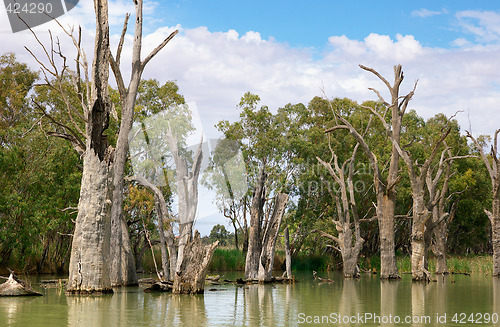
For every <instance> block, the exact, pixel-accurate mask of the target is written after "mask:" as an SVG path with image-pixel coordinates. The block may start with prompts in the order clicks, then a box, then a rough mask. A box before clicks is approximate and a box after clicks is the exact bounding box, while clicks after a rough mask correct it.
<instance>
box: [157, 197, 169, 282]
mask: <svg viewBox="0 0 500 327" xmlns="http://www.w3.org/2000/svg"><path fill="white" fill-rule="evenodd" d="M155 202H156V212H157V213H158V231H159V234H160V252H161V267H162V270H163V279H164V280H169V279H170V265H169V263H170V262H169V261H168V252H167V241H166V239H165V232H164V231H163V223H164V219H163V217H164V215H166V213H164V212H163V210H162V208H161V205H160V199H158V196H157V195H155Z"/></svg>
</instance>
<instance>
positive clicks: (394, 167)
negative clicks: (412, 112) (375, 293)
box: [326, 65, 413, 279]
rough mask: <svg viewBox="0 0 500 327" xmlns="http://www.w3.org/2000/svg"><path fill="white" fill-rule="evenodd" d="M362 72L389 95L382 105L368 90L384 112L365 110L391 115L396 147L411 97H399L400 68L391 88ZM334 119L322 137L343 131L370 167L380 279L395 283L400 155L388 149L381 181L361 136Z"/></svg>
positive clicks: (375, 164) (398, 66)
mask: <svg viewBox="0 0 500 327" xmlns="http://www.w3.org/2000/svg"><path fill="white" fill-rule="evenodd" d="M360 67H361V68H362V69H364V70H366V71H369V72H371V73H373V74H374V75H375V76H377V77H378V78H379V79H380V80H381V81H382V82H383V83H384V84H385V85H386V86H387V88H388V90H389V92H390V94H391V102H390V103H388V102H386V101H385V100H384V99H383V98H382V96H381V94H380V92H379V91H377V90H375V89H373V88H370V90H372V91H373V92H375V94H377V96H378V97H379V100H380V101H381V102H382V103H383V104H384V105H385V106H386V111H385V113H384V114H383V115H381V114H380V113H378V112H377V111H376V110H374V109H373V108H369V107H365V108H368V109H369V110H370V111H372V113H374V114H375V116H377V117H378V118H380V119H381V120H383V121H384V122H385V117H386V115H387V113H388V112H389V111H390V113H391V123H390V126H391V131H392V137H393V138H394V140H396V142H397V143H399V140H400V135H401V122H402V119H403V116H404V114H405V112H406V108H407V107H408V103H409V101H410V100H411V98H412V97H413V91H412V92H410V93H408V94H407V95H406V96H400V95H399V88H400V86H401V83H402V82H403V79H404V75H403V70H402V67H401V65H397V66H394V84H393V85H391V84H390V83H389V82H388V81H387V80H386V79H385V78H384V77H382V75H380V74H379V73H378V72H377V71H375V70H374V69H372V68H368V67H365V66H363V65H360ZM337 118H338V119H339V120H340V121H341V123H342V124H340V125H337V126H335V127H333V128H330V129H328V130H327V131H326V133H328V132H331V131H334V130H338V129H347V130H348V131H349V132H350V133H351V135H352V136H353V137H354V138H355V139H356V141H357V142H358V143H359V144H360V146H361V148H362V149H363V151H364V152H365V154H366V155H367V157H368V159H369V161H370V165H371V166H372V169H373V171H374V176H373V181H374V187H375V193H376V197H377V205H376V212H377V214H376V217H377V220H378V223H379V235H380V266H381V267H380V278H382V279H397V278H400V277H399V273H398V268H397V266H396V250H395V244H394V232H395V231H394V217H395V206H396V186H397V184H398V182H399V180H400V176H399V159H400V155H399V152H398V151H397V149H396V146H394V145H393V146H392V151H391V159H390V163H389V170H388V174H387V178H383V177H382V171H381V169H380V168H379V162H378V159H377V157H376V155H375V154H374V153H373V152H372V151H371V149H370V147H369V145H368V144H367V143H366V141H365V140H364V138H363V136H362V135H361V134H360V133H359V132H358V131H357V130H356V129H355V128H354V127H353V126H352V125H351V124H350V123H349V122H348V121H347V120H346V119H345V118H343V117H340V116H339V115H337Z"/></svg>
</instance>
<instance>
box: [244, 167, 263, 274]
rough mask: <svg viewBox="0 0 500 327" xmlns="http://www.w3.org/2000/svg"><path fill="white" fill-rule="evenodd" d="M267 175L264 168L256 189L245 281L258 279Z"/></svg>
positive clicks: (251, 212) (253, 200)
mask: <svg viewBox="0 0 500 327" xmlns="http://www.w3.org/2000/svg"><path fill="white" fill-rule="evenodd" d="M266 179H267V174H266V171H265V168H264V167H263V168H262V169H261V171H260V175H259V179H258V180H257V184H256V185H255V187H254V191H253V199H252V206H251V207H250V231H249V233H248V251H247V256H246V262H245V279H257V277H258V272H259V259H260V252H261V242H260V227H261V219H262V215H263V210H264V209H263V208H264V203H265V199H266V189H265V183H266Z"/></svg>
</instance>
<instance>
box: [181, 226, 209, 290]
mask: <svg viewBox="0 0 500 327" xmlns="http://www.w3.org/2000/svg"><path fill="white" fill-rule="evenodd" d="M218 244H219V242H218V241H217V242H215V243H212V244H209V245H203V244H202V243H201V238H200V233H199V232H198V231H195V234H194V237H193V239H192V240H191V241H189V242H188V243H187V245H186V247H185V249H184V255H183V258H182V263H181V264H180V265H179V267H180V269H178V270H177V271H176V273H175V276H174V287H173V293H176V294H198V293H203V291H204V289H205V277H206V275H207V269H208V265H209V263H210V260H211V259H212V256H213V254H214V251H215V248H216V247H217V245H218Z"/></svg>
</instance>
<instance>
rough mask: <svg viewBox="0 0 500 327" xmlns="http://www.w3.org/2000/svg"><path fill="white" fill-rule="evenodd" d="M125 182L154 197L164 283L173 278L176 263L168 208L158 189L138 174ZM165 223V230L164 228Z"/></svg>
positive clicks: (175, 250)
mask: <svg viewBox="0 0 500 327" xmlns="http://www.w3.org/2000/svg"><path fill="white" fill-rule="evenodd" d="M126 180H135V181H136V182H138V183H139V184H141V185H142V186H144V187H146V188H147V189H148V190H150V191H151V192H152V193H153V194H154V196H155V205H156V213H157V216H158V231H159V234H160V251H161V261H162V262H161V264H162V269H163V279H164V280H165V281H168V280H172V279H173V278H174V273H175V267H176V262H177V248H176V246H175V237H174V232H173V226H172V221H171V219H169V211H168V206H167V202H166V201H165V198H164V196H163V192H162V191H161V190H160V188H159V187H157V186H156V185H154V184H153V183H151V182H150V181H148V180H147V179H146V178H144V177H143V176H141V175H139V174H136V175H134V176H132V177H128V178H126ZM165 223H166V228H164V225H165Z"/></svg>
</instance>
